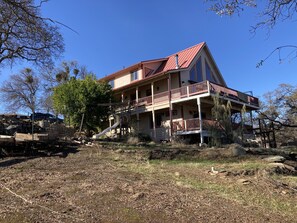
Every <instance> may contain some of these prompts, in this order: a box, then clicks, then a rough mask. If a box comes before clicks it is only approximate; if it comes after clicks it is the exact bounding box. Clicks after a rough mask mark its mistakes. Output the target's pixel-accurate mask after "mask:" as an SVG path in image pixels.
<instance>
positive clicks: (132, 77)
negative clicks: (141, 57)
mask: <svg viewBox="0 0 297 223" xmlns="http://www.w3.org/2000/svg"><path fill="white" fill-rule="evenodd" d="M135 80H138V71H133V72H132V73H131V81H135Z"/></svg>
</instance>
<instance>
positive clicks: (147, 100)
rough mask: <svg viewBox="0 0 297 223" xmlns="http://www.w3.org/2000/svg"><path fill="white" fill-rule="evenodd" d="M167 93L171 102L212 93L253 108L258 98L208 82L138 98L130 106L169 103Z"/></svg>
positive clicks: (257, 103)
mask: <svg viewBox="0 0 297 223" xmlns="http://www.w3.org/2000/svg"><path fill="white" fill-rule="evenodd" d="M169 93H171V100H172V101H175V100H179V99H182V98H188V97H191V96H194V95H199V94H203V93H212V94H219V95H220V96H223V97H226V98H229V99H232V100H235V101H240V102H244V103H248V104H251V105H254V106H259V100H258V98H256V97H253V96H251V95H248V94H245V93H242V92H240V91H236V90H234V89H231V88H227V87H224V86H221V85H218V84H215V83H212V82H209V81H203V82H199V83H196V84H191V85H187V86H183V87H180V88H176V89H172V90H171V91H170V92H169V91H164V92H161V93H158V94H154V95H153V96H147V97H143V98H139V99H138V102H137V101H136V100H133V102H132V105H133V106H142V105H151V104H161V103H165V102H168V101H169V96H170V94H169Z"/></svg>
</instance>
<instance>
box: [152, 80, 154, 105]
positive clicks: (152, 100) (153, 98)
mask: <svg viewBox="0 0 297 223" xmlns="http://www.w3.org/2000/svg"><path fill="white" fill-rule="evenodd" d="M151 93H152V105H153V104H154V82H152V83H151Z"/></svg>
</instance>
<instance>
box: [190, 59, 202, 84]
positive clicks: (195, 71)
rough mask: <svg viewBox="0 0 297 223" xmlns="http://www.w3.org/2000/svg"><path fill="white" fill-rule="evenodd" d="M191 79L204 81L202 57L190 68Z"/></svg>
mask: <svg viewBox="0 0 297 223" xmlns="http://www.w3.org/2000/svg"><path fill="white" fill-rule="evenodd" d="M190 80H191V81H195V82H201V81H202V66H201V58H199V59H198V60H197V62H196V64H194V66H193V67H192V69H191V70H190Z"/></svg>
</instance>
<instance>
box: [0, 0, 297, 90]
mask: <svg viewBox="0 0 297 223" xmlns="http://www.w3.org/2000/svg"><path fill="white" fill-rule="evenodd" d="M208 7H209V5H207V4H204V1H203V0H183V1H172V0H150V1H141V0H137V1H136V0H126V1H122V0H108V1H103V0H75V1H73V0H51V1H49V2H48V3H46V4H44V6H43V8H42V14H43V15H44V16H47V17H50V18H52V19H55V20H57V21H59V22H62V23H64V24H66V25H67V26H70V27H71V28H72V29H74V30H76V31H77V32H78V33H79V34H76V33H74V32H72V31H71V30H69V29H67V28H64V27H61V33H62V34H63V36H64V39H65V45H66V51H65V53H64V55H63V57H62V58H61V60H60V61H57V63H60V62H61V61H62V60H76V61H78V62H79V64H80V65H86V66H87V68H88V69H89V70H91V71H93V72H94V73H95V74H96V75H97V77H98V78H100V77H103V76H105V75H108V74H110V73H113V72H115V71H117V70H120V69H122V68H123V67H124V66H125V67H127V66H129V65H132V64H134V63H137V62H139V61H141V60H148V59H154V58H161V57H165V56H168V55H171V54H173V53H175V52H177V51H180V50H182V49H185V48H187V47H190V46H192V45H195V44H197V43H200V42H202V41H205V42H206V43H207V44H208V47H209V48H210V50H211V52H212V55H213V57H214V59H215V61H216V63H217V65H218V67H219V69H220V71H221V73H222V75H223V76H224V78H225V80H226V82H227V85H228V86H229V87H231V88H234V89H237V90H240V91H243V92H245V91H251V90H252V91H253V93H254V95H256V96H261V95H262V94H263V93H265V92H267V91H271V90H273V89H275V88H276V87H277V86H278V85H279V84H280V83H289V84H293V85H296V84H297V83H296V82H297V78H296V68H297V59H295V60H286V61H285V62H283V63H281V64H280V63H279V61H278V55H277V54H275V55H274V56H272V57H271V58H270V59H269V60H268V61H267V62H265V63H264V64H263V66H262V67H260V68H256V64H257V63H258V62H259V61H260V60H261V59H263V58H265V57H266V56H267V55H268V54H269V53H270V52H271V51H272V50H273V49H274V48H275V47H278V46H280V45H286V44H297V43H296V37H297V31H296V29H295V25H296V21H288V22H284V23H280V24H278V25H277V26H276V27H275V28H274V29H273V30H272V31H271V32H270V34H269V36H268V35H267V31H266V30H258V32H257V33H256V35H255V36H253V35H252V34H251V33H250V32H249V30H250V27H251V26H252V25H254V24H255V23H256V21H257V13H258V11H257V10H246V11H244V12H243V13H242V14H241V15H240V16H237V15H235V16H232V17H219V16H217V15H216V14H214V13H213V12H211V11H208ZM283 53H284V56H285V55H286V54H285V52H283ZM22 66H25V65H24V64H23V65H19V66H14V67H13V68H12V69H9V68H7V69H3V70H2V72H1V76H0V79H1V81H3V80H5V79H6V78H7V77H8V76H9V74H11V73H15V72H17V71H18V70H19V69H20V68H22Z"/></svg>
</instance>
